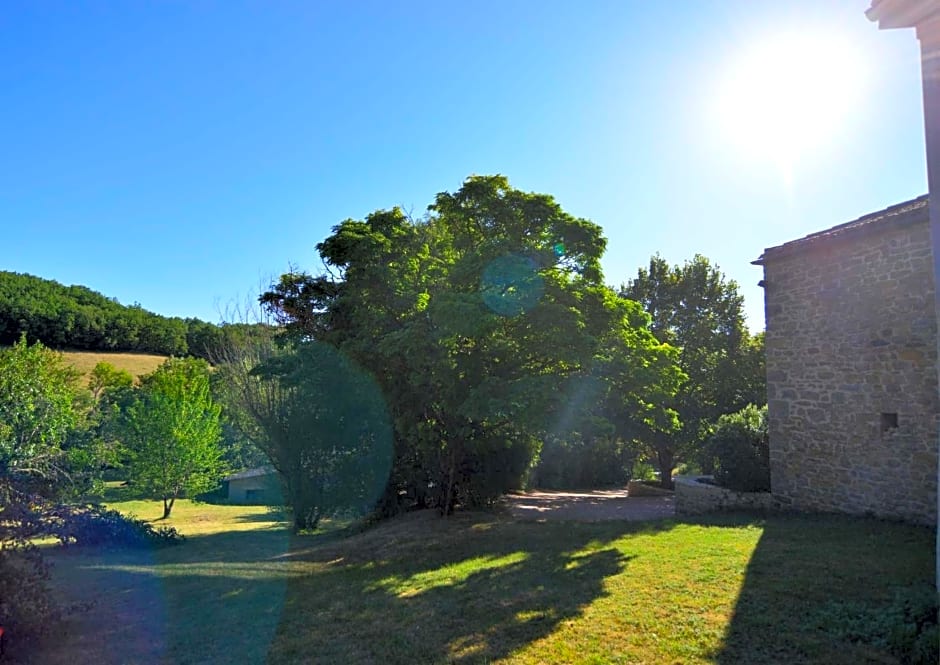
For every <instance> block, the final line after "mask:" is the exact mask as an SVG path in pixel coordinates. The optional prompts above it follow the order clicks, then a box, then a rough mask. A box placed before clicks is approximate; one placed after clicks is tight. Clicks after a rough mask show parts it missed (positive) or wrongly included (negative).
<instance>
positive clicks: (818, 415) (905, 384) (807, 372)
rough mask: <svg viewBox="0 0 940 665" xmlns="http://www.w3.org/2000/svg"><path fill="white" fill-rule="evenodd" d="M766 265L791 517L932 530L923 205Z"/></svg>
mask: <svg viewBox="0 0 940 665" xmlns="http://www.w3.org/2000/svg"><path fill="white" fill-rule="evenodd" d="M905 205H906V207H904V206H905ZM761 262H762V263H763V265H764V289H765V309H766V321H767V332H766V347H767V392H768V402H769V428H770V466H771V489H772V492H773V493H774V494H775V495H776V496H777V497H778V498H779V499H780V501H781V502H782V503H783V504H784V505H786V506H789V507H792V508H796V509H811V510H827V511H828V510H834V511H840V512H849V513H871V514H874V515H879V516H884V517H891V518H901V519H906V520H911V521H914V522H920V523H925V524H936V521H937V426H938V417H937V414H938V399H937V370H936V362H937V357H936V335H937V330H936V319H935V315H934V302H933V301H934V285H933V272H932V259H931V249H930V237H929V230H928V224H927V206H926V200H925V199H924V198H922V199H919V200H917V201H914V202H910V203H909V204H904V205H902V206H896V207H895V208H889V209H888V210H886V211H883V212H882V213H878V214H877V215H873V216H870V217H869V218H862V219H861V220H857V222H855V223H853V224H849V225H845V226H843V227H836V228H834V229H831V230H830V231H828V232H825V233H823V234H817V235H816V236H810V237H807V238H805V239H802V240H799V241H795V242H793V243H789V244H787V245H782V246H781V247H777V248H773V249H769V250H767V251H766V252H765V254H764V256H763V257H762V258H761Z"/></svg>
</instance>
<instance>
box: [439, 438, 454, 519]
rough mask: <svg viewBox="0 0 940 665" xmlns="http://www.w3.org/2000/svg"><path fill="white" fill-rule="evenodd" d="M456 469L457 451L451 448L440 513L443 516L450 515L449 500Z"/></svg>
mask: <svg viewBox="0 0 940 665" xmlns="http://www.w3.org/2000/svg"><path fill="white" fill-rule="evenodd" d="M456 471H457V451H456V450H452V451H451V454H450V472H449V474H448V479H447V492H446V493H445V495H444V505H443V507H442V512H441V514H442V515H444V517H447V516H448V515H450V514H451V513H452V512H453V510H452V508H451V505H450V504H451V501H453V500H454V474H455V473H456Z"/></svg>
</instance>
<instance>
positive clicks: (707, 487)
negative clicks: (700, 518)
mask: <svg viewBox="0 0 940 665" xmlns="http://www.w3.org/2000/svg"><path fill="white" fill-rule="evenodd" d="M700 478H702V479H707V480H711V476H676V477H675V478H673V482H674V484H675V487H676V515H701V514H702V513H714V512H720V511H726V510H729V511H730V510H773V509H774V508H777V507H778V504H777V501H776V500H775V499H774V497H773V495H772V494H771V493H770V492H735V491H734V490H729V489H725V488H724V487H718V485H711V484H709V483H703V482H699V479H700Z"/></svg>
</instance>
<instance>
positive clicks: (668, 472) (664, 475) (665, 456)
mask: <svg viewBox="0 0 940 665" xmlns="http://www.w3.org/2000/svg"><path fill="white" fill-rule="evenodd" d="M656 459H657V461H658V462H659V486H660V487H662V488H665V489H667V490H671V489H672V471H673V469H675V468H676V460H675V457H674V456H673V454H672V453H671V452H670V451H667V450H658V451H656Z"/></svg>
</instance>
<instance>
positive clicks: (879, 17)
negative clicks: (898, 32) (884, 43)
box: [865, 0, 940, 30]
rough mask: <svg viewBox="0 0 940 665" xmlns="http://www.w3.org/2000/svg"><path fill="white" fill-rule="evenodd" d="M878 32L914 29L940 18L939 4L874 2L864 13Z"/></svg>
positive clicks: (919, 0)
mask: <svg viewBox="0 0 940 665" xmlns="http://www.w3.org/2000/svg"><path fill="white" fill-rule="evenodd" d="M865 16H867V17H868V20H870V21H873V22H875V23H877V24H878V28H879V29H880V30H891V29H894V28H916V27H917V26H919V25H921V24H923V23H926V22H928V21H932V20H935V19H937V18H940V2H937V1H936V0H934V1H930V0H927V1H924V0H875V1H874V2H872V5H871V7H869V8H868V9H867V10H866V11H865Z"/></svg>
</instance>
